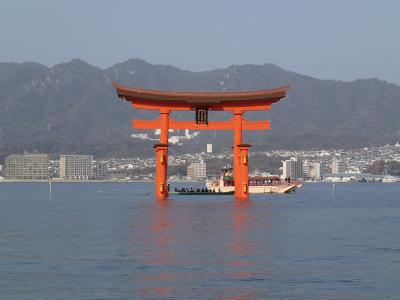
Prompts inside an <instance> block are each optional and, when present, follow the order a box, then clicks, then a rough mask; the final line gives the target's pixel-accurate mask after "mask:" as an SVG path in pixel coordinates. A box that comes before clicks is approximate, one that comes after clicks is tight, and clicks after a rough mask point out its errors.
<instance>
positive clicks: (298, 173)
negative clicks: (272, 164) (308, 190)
mask: <svg viewBox="0 0 400 300" xmlns="http://www.w3.org/2000/svg"><path fill="white" fill-rule="evenodd" d="M282 163H283V175H282V176H283V178H295V179H302V178H303V176H304V175H303V162H302V161H301V160H298V159H296V158H292V159H290V160H285V161H283V162H282Z"/></svg>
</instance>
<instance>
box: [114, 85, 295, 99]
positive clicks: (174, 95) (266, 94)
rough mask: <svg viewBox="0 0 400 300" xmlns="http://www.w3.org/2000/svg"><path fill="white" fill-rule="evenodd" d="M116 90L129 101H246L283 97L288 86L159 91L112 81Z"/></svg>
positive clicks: (119, 95)
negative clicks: (245, 89)
mask: <svg viewBox="0 0 400 300" xmlns="http://www.w3.org/2000/svg"><path fill="white" fill-rule="evenodd" d="M112 85H113V87H114V88H115V89H116V90H117V94H118V97H120V98H123V99H126V100H129V101H133V102H135V101H148V100H155V101H165V102H168V101H180V102H186V103H201V104H206V103H221V102H224V101H234V102H237V101H246V102H253V101H257V100H272V99H278V100H279V99H280V98H283V97H285V95H286V93H287V91H288V89H289V86H288V85H287V86H282V87H278V88H274V89H265V90H258V91H246V92H182V91H179V92H177V91H159V90H152V89H143V88H137V87H127V86H123V85H121V84H118V83H115V82H113V83H112Z"/></svg>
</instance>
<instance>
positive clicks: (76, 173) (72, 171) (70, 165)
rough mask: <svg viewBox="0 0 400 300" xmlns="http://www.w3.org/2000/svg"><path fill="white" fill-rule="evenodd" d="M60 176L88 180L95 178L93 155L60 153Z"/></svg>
mask: <svg viewBox="0 0 400 300" xmlns="http://www.w3.org/2000/svg"><path fill="white" fill-rule="evenodd" d="M60 178H62V179H65V180H87V179H92V178H93V156H92V155H60Z"/></svg>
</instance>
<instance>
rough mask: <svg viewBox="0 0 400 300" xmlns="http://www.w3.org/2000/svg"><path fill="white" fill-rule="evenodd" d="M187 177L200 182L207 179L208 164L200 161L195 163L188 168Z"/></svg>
mask: <svg viewBox="0 0 400 300" xmlns="http://www.w3.org/2000/svg"><path fill="white" fill-rule="evenodd" d="M187 177H188V178H189V179H193V180H198V179H204V178H206V177H207V164H206V163H205V162H204V161H203V160H200V161H199V162H193V163H191V164H190V165H189V166H188V167H187Z"/></svg>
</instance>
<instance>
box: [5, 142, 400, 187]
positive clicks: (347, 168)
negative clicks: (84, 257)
mask: <svg viewBox="0 0 400 300" xmlns="http://www.w3.org/2000/svg"><path fill="white" fill-rule="evenodd" d="M252 155H255V156H257V157H258V158H259V160H258V162H257V163H256V162H255V161H254V160H253V158H252ZM33 156H34V157H35V161H36V162H37V161H38V160H37V159H38V157H41V156H42V157H43V156H44V159H43V161H42V162H43V164H40V163H39V164H38V163H33V160H32V159H31V158H29V157H32V156H31V154H23V155H16V154H14V155H10V156H9V157H8V158H6V161H5V162H4V163H3V170H2V172H1V170H0V176H1V177H0V180H1V179H2V177H6V178H5V179H9V180H25V179H26V180H36V179H37V180H42V179H47V178H48V177H49V176H50V177H52V178H54V179H57V178H58V179H59V180H79V179H97V180H129V179H131V180H153V179H154V169H155V161H154V157H132V158H109V159H107V160H101V161H99V162H98V163H96V164H95V163H94V161H93V156H91V155H88V156H87V157H88V160H86V162H85V160H81V161H80V162H79V159H78V160H75V162H74V163H73V165H74V166H75V170H76V171H74V175H72V173H69V174H70V175H69V176H67V174H66V172H67V170H66V155H62V157H64V159H63V161H64V162H63V163H61V159H60V160H58V158H57V159H56V160H50V161H49V160H48V156H47V155H46V154H33ZM69 157H71V156H69ZM72 157H81V156H75V155H73V156H72ZM84 157H85V156H84ZM260 157H261V159H260ZM263 157H264V158H263ZM291 157H292V158H293V159H289V158H291ZM269 160H271V161H274V160H275V161H276V162H277V163H278V166H277V167H276V168H275V169H274V170H271V169H269V167H268V163H266V164H265V165H263V164H262V163H263V162H264V161H269ZM210 161H212V162H215V161H218V162H222V161H223V162H226V163H227V164H228V163H230V162H231V161H232V154H231V153H230V151H229V150H227V151H226V152H214V151H213V152H212V153H210V152H208V151H205V152H197V153H184V154H179V155H170V156H169V158H168V166H170V167H172V168H171V169H169V170H168V173H169V175H170V178H171V179H172V180H197V179H203V178H205V177H206V170H207V165H206V164H207V162H210ZM295 161H297V163H296V162H295ZM376 161H384V162H390V161H397V162H400V144H398V143H396V144H395V145H385V146H379V147H364V148H358V149H353V150H348V149H347V150H340V149H334V150H302V151H300V150H297V151H288V150H272V151H267V152H260V151H258V152H256V151H254V152H251V154H250V159H249V162H250V163H249V166H250V172H252V174H253V175H259V176H270V175H271V174H272V175H280V174H283V175H282V177H283V178H288V177H289V176H290V178H301V179H302V180H303V181H321V180H322V181H332V180H335V181H345V180H351V179H352V178H353V179H356V180H361V179H362V178H365V179H366V180H374V179H376V180H380V179H382V180H383V177H382V178H381V177H379V176H372V175H371V174H365V173H364V172H365V170H366V169H367V167H368V166H370V165H372V164H373V163H374V162H376ZM199 162H202V163H203V164H200V165H201V166H197V167H196V168H195V166H196V164H198V163H199ZM259 162H261V164H260V163H259ZM281 162H282V164H281ZM300 162H302V166H301V165H300ZM0 163H2V162H0ZM192 163H193V166H192V167H189V168H188V166H189V165H191V164H192ZM4 164H5V165H4ZM29 165H30V167H29ZM61 165H63V167H61ZM279 165H280V166H281V169H280V170H279ZM24 166H25V167H24ZM40 166H41V167H40ZM84 166H85V167H84ZM38 168H39V169H40V170H41V171H38ZM62 168H64V170H63V171H61V169H62ZM70 168H73V167H71V165H70ZM83 168H85V170H86V171H85V172H83V170H82V169H83ZM5 169H7V172H6V170H5ZM79 169H81V171H79ZM195 169H197V171H195ZM209 169H210V170H209V173H210V172H214V171H215V170H213V169H212V168H209ZM173 170H176V171H175V172H174V171H173ZM185 170H186V171H187V175H188V176H186V174H185V173H186V172H185ZM296 170H297V171H296ZM335 170H337V171H339V172H336V171H335ZM218 171H219V169H218ZM27 172H30V175H28V173H27ZM71 172H72V171H71ZM196 172H197V173H196ZM6 173H7V175H6ZM332 173H333V174H332ZM17 174H19V175H17ZM21 174H25V175H21ZM385 174H386V173H385V172H383V174H382V175H385ZM387 175H389V174H387ZM214 176H219V172H218V173H215V174H214ZM294 176H296V177H294ZM360 178H361V179H360Z"/></svg>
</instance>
